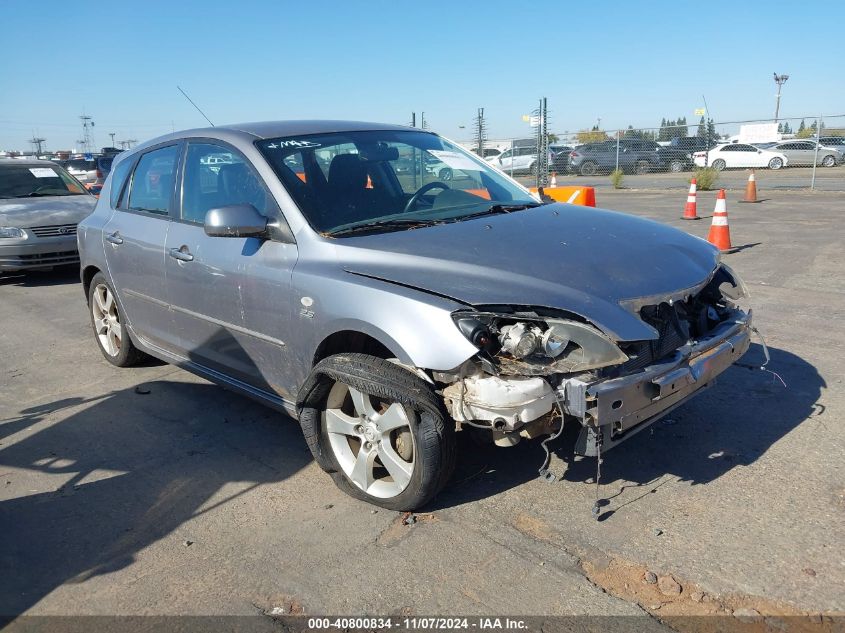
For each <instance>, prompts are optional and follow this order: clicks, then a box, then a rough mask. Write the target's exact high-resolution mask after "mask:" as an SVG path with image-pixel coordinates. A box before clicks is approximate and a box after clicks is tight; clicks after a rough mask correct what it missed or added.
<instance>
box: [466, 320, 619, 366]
mask: <svg viewBox="0 0 845 633" xmlns="http://www.w3.org/2000/svg"><path fill="white" fill-rule="evenodd" d="M454 319H455V323H456V324H457V326H458V328H459V329H460V330H461V332H463V334H464V336H466V337H467V339H469V340H470V342H472V343H473V344H474V345H475V346H476V347H478V348H479V349H481V350H483V351H484V352H487V354H489V355H490V356H492V357H500V358H509V359H515V360H518V361H522V362H525V363H539V364H542V365H545V366H549V367H550V368H552V367H553V368H554V369H555V370H556V371H560V372H572V371H584V370H588V369H596V368H598V367H605V366H608V365H616V364H619V363H624V362H625V361H626V360H628V356H627V355H625V353H624V352H623V351H622V350H621V349H619V347H618V346H617V345H616V344H615V343H614V342H613V341H612V340H610V339H609V338H608V337H607V336H605V335H604V334H603V333H602V332H600V331H599V330H598V329H596V328H595V327H593V326H592V325H589V324H587V323H582V322H580V321H573V320H570V319H559V318H543V317H536V318H533V317H524V316H523V315H507V314H501V315H499V314H489V313H475V314H472V315H468V314H466V313H456V314H455V315H454Z"/></svg>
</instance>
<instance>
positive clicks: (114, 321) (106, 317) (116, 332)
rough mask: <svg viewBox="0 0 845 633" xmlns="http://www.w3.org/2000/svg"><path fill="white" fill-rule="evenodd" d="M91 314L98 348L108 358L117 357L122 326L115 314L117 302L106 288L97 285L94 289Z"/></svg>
mask: <svg viewBox="0 0 845 633" xmlns="http://www.w3.org/2000/svg"><path fill="white" fill-rule="evenodd" d="M93 299H94V300H93V301H92V302H91V314H92V315H93V316H94V332H95V333H96V334H97V340H99V342H100V346H101V347H102V348H103V350H104V351H105V352H106V353H107V354H108V355H109V356H117V355H118V354H119V353H120V347H121V344H122V342H123V326H122V325H121V323H120V316H119V314H118V312H117V302H116V301H115V299H114V295H113V294H112V292H111V290H109V288H108V286H106V285H105V284H99V285H97V287H96V288H94V294H93Z"/></svg>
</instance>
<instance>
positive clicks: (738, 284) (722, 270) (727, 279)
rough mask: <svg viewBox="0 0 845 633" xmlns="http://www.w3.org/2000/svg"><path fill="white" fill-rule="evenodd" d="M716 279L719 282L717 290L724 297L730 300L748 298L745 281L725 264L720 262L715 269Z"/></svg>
mask: <svg viewBox="0 0 845 633" xmlns="http://www.w3.org/2000/svg"><path fill="white" fill-rule="evenodd" d="M716 279H717V282H718V284H719V292H721V293H722V296H724V297H725V298H727V299H730V300H731V301H739V300H740V299H743V298H748V288H747V287H746V286H745V282H744V281H742V279H741V278H740V277H739V275H737V274H736V273H735V272H734V270H733V268H731V267H730V266H728V265H727V264H722V265H721V266H720V267H719V270H718V271H716Z"/></svg>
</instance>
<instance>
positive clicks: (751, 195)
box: [740, 169, 760, 202]
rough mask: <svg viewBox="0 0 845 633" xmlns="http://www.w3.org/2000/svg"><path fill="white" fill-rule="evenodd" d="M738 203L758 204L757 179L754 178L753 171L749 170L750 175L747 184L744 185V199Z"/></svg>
mask: <svg viewBox="0 0 845 633" xmlns="http://www.w3.org/2000/svg"><path fill="white" fill-rule="evenodd" d="M740 202H760V200H758V199H757V179H756V178H755V177H754V170H753V169H752V170H751V175H750V176H748V183H747V184H746V185H745V198H743V199H742V200H740Z"/></svg>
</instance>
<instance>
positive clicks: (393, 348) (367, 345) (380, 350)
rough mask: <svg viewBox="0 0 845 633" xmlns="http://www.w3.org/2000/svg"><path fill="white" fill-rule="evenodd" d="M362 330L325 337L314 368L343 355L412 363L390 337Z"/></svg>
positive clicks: (339, 331) (315, 359)
mask: <svg viewBox="0 0 845 633" xmlns="http://www.w3.org/2000/svg"><path fill="white" fill-rule="evenodd" d="M362 329H363V328H360V327H358V328H357V329H352V328H348V329H342V330H337V331H335V332H332V333H331V334H329V335H327V336H325V337H324V338H323V340H322V341H320V343H319V344H318V345H317V348H316V349H315V350H314V356H313V358H312V359H311V366H312V367H314V365H316V364H317V363H319V362H320V361H321V360H323V359H324V358H328V357H329V356H333V355H335V354H341V353H361V354H369V355H370V356H375V357H377V358H383V359H385V360H387V359H388V358H398V359H399V360H401V361H402V362H403V363H404V362H410V359H409V358H408V355H407V354H405V352H404V350H402V348H401V347H400V346H399V345H398V344H397V343H396V341H394V340H393V339H391V338H390V337H389V336H387V335H386V334H384V333H383V332H379V333H377V334H376V333H373V332H364V331H362ZM368 329H369V328H368ZM374 334H375V335H374Z"/></svg>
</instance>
